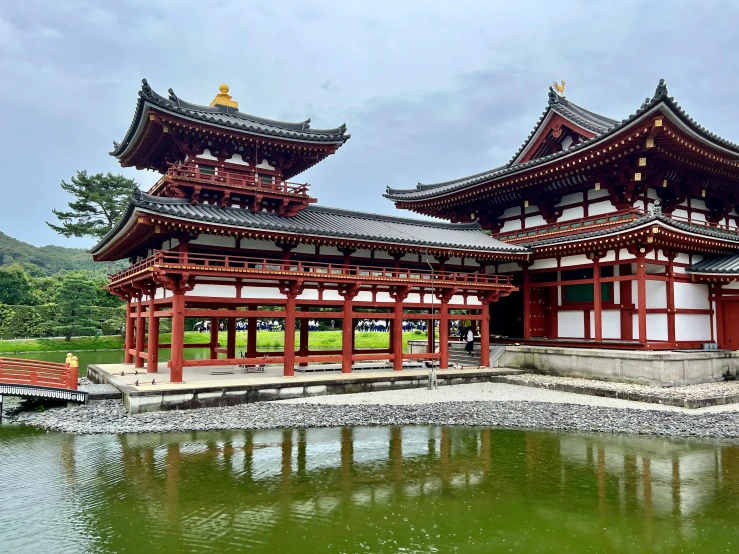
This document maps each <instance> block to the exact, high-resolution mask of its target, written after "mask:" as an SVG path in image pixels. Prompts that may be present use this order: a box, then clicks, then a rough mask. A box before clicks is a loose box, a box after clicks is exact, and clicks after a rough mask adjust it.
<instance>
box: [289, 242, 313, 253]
mask: <svg viewBox="0 0 739 554" xmlns="http://www.w3.org/2000/svg"><path fill="white" fill-rule="evenodd" d="M290 252H291V253H292V254H315V252H316V247H315V246H314V245H312V244H298V245H297V246H296V247H295V248H293V249H292V250H291V251H290Z"/></svg>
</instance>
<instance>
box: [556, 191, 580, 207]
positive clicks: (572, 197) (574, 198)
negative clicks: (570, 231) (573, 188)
mask: <svg viewBox="0 0 739 554" xmlns="http://www.w3.org/2000/svg"><path fill="white" fill-rule="evenodd" d="M578 202H582V193H581V192H573V193H572V194H566V195H564V196H563V197H562V200H560V201H559V202H558V203H557V206H567V205H568V204H577V203H578Z"/></svg>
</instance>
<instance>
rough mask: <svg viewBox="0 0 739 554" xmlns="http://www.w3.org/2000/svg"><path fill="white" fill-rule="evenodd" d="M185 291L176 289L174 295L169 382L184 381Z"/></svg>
mask: <svg viewBox="0 0 739 554" xmlns="http://www.w3.org/2000/svg"><path fill="white" fill-rule="evenodd" d="M184 347H185V293H184V292H181V291H175V293H174V295H173V296H172V352H171V355H170V358H169V382H170V383H181V382H182V367H183V362H184V359H185V356H184Z"/></svg>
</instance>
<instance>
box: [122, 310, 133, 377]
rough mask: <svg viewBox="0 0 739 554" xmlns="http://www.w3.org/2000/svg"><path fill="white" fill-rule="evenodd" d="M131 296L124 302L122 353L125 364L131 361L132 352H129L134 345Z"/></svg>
mask: <svg viewBox="0 0 739 554" xmlns="http://www.w3.org/2000/svg"><path fill="white" fill-rule="evenodd" d="M131 304H132V302H131V298H129V299H128V302H127V303H126V339H125V342H126V344H125V346H124V353H123V362H124V363H126V364H131V363H133V354H131V350H132V349H133V345H134V329H133V325H134V321H133V307H132V305H131Z"/></svg>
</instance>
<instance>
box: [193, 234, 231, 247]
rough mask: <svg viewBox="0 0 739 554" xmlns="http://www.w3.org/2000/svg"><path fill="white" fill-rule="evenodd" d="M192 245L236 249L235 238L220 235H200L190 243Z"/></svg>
mask: <svg viewBox="0 0 739 554" xmlns="http://www.w3.org/2000/svg"><path fill="white" fill-rule="evenodd" d="M192 244H202V245H206V246H222V247H224V248H236V238H234V237H222V236H220V235H205V234H200V235H198V237H197V238H196V239H195V240H193V241H192Z"/></svg>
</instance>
